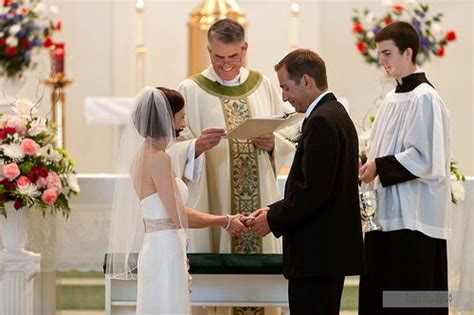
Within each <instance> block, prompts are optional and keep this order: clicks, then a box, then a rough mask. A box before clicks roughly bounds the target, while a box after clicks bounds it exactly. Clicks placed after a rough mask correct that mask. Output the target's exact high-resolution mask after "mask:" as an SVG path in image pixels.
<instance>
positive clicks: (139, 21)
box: [135, 0, 145, 46]
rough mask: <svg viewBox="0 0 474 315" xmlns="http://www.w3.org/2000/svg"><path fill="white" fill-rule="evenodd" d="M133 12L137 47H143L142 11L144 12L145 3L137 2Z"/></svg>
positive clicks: (139, 0) (142, 0) (141, 0)
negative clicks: (135, 22)
mask: <svg viewBox="0 0 474 315" xmlns="http://www.w3.org/2000/svg"><path fill="white" fill-rule="evenodd" d="M135 9H136V10H135V11H136V16H137V46H143V45H144V43H145V36H144V26H143V24H144V15H143V13H144V11H145V1H144V0H137V2H136V3H135Z"/></svg>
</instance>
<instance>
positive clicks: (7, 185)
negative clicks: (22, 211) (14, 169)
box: [0, 178, 16, 190]
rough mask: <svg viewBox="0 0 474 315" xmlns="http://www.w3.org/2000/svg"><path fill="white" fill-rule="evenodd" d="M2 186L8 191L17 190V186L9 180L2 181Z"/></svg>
mask: <svg viewBox="0 0 474 315" xmlns="http://www.w3.org/2000/svg"><path fill="white" fill-rule="evenodd" d="M0 184H2V185H3V187H5V189H6V190H15V188H16V186H15V184H14V183H12V182H11V181H9V180H8V179H6V178H4V179H3V180H2V181H0Z"/></svg>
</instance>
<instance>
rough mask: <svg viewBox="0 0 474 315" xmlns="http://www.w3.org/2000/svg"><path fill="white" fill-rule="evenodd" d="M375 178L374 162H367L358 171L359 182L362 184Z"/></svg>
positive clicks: (375, 168) (375, 167)
mask: <svg viewBox="0 0 474 315" xmlns="http://www.w3.org/2000/svg"><path fill="white" fill-rule="evenodd" d="M376 176H377V166H376V164H375V160H368V161H367V162H366V163H365V164H364V165H362V166H361V167H360V169H359V180H361V181H363V182H364V183H370V182H371V181H373V180H374V179H375V177H376Z"/></svg>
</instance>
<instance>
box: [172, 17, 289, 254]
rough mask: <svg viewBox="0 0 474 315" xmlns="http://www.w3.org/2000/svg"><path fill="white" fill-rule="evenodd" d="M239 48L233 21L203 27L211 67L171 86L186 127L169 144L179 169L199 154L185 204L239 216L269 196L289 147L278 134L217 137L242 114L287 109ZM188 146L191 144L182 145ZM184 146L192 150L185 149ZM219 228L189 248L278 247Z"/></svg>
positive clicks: (241, 37)
mask: <svg viewBox="0 0 474 315" xmlns="http://www.w3.org/2000/svg"><path fill="white" fill-rule="evenodd" d="M247 47H248V44H247V42H246V41H245V33H244V29H243V27H242V26H241V25H240V24H239V23H237V22H236V21H234V20H232V19H223V20H219V21H217V22H216V23H214V24H213V25H211V27H210V28H209V31H208V50H209V56H210V62H211V65H210V66H209V67H208V68H207V69H205V70H204V71H203V72H201V73H200V74H197V75H194V76H192V77H190V78H188V79H186V80H184V81H183V82H182V83H181V84H180V85H179V86H178V91H179V92H181V93H182V95H183V96H184V98H185V100H186V106H187V118H186V121H187V128H185V130H183V132H181V134H180V139H179V140H181V142H178V143H177V144H176V145H175V148H174V150H175V151H181V153H179V156H180V157H181V163H180V164H181V165H180V166H179V169H186V166H189V165H192V164H193V163H194V162H193V159H202V158H204V163H203V168H202V170H194V173H196V171H198V173H200V176H198V177H196V178H195V180H188V185H189V187H190V188H191V191H190V194H191V195H190V203H192V204H190V206H195V207H197V208H198V209H208V211H209V212H210V213H220V214H229V215H231V214H237V213H241V214H244V215H247V214H250V213H251V212H252V211H253V209H258V208H259V207H261V206H263V205H266V204H268V203H271V202H274V201H275V200H277V199H278V198H279V191H278V182H277V175H278V173H279V172H280V169H281V168H282V166H283V165H284V164H285V162H286V161H287V159H288V156H289V154H290V153H292V152H293V151H294V145H293V143H292V142H291V141H289V140H287V138H285V137H284V136H282V135H280V134H278V133H271V134H266V135H262V136H259V137H255V138H253V139H225V138H224V136H225V132H226V130H230V129H232V128H233V127H235V126H237V125H238V124H240V123H241V122H243V121H244V120H245V119H247V118H249V117H257V116H258V117H266V116H274V115H281V114H284V113H287V112H290V111H292V109H291V107H290V106H289V105H287V104H285V103H283V102H282V100H281V98H280V97H279V95H278V93H277V92H276V90H275V88H274V87H273V86H272V84H271V82H270V80H269V79H268V78H267V77H265V76H264V75H262V74H261V73H259V72H257V71H253V70H249V69H246V68H243V67H242V64H243V60H244V57H245V53H246V50H247ZM190 146H191V147H194V150H189V147H190ZM191 151H194V155H191V154H189V152H191ZM194 164H196V163H194ZM188 173H189V174H191V172H190V171H189V172H188ZM188 177H193V175H191V176H188ZM199 177H200V178H199ZM188 179H189V178H188ZM226 234H227V233H221V231H219V230H216V231H213V233H212V236H211V243H208V244H203V240H205V239H206V236H205V235H202V234H201V235H200V236H199V242H197V241H196V240H193V245H194V246H195V248H194V251H201V250H206V248H205V247H206V246H207V245H209V246H208V248H207V251H209V250H210V251H214V252H221V253H243V254H250V253H263V252H266V253H273V252H280V251H281V248H280V245H279V243H277V241H276V240H275V239H274V238H272V237H267V238H264V239H261V238H259V237H257V236H256V235H254V234H252V233H248V234H246V235H244V236H241V237H233V238H232V239H231V238H229V236H228V235H226ZM196 246H197V247H196Z"/></svg>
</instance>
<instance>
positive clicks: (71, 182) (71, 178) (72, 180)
mask: <svg viewBox="0 0 474 315" xmlns="http://www.w3.org/2000/svg"><path fill="white" fill-rule="evenodd" d="M67 184H68V186H69V188H70V189H71V190H74V191H75V192H77V193H79V192H81V187H79V183H78V182H77V177H76V174H72V173H70V174H68V176H67Z"/></svg>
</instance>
